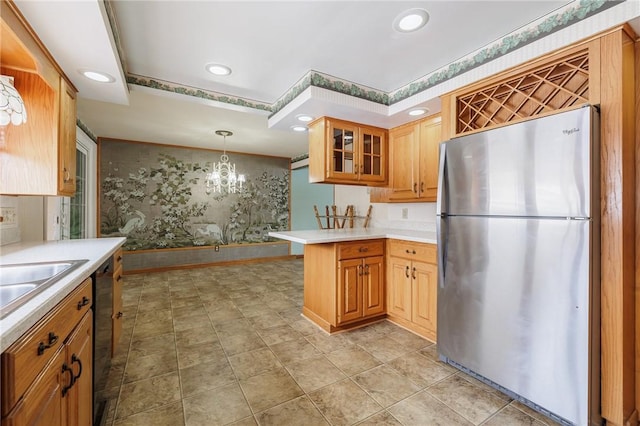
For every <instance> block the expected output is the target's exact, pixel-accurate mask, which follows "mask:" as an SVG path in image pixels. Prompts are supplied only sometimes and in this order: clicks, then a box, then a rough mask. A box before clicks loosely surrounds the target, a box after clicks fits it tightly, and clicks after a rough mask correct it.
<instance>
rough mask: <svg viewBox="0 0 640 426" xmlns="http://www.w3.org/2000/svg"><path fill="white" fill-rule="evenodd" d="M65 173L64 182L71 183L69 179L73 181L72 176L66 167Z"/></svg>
mask: <svg viewBox="0 0 640 426" xmlns="http://www.w3.org/2000/svg"><path fill="white" fill-rule="evenodd" d="M63 171H64V175H63V177H62V179H63V181H64V182H69V179H71V174H70V173H69V170H67V168H66V167H65V168H64V169H63Z"/></svg>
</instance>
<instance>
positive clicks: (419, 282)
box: [411, 262, 438, 339]
mask: <svg viewBox="0 0 640 426" xmlns="http://www.w3.org/2000/svg"><path fill="white" fill-rule="evenodd" d="M411 278H412V281H413V284H412V289H413V294H412V296H411V298H412V304H413V307H412V309H411V312H412V318H411V321H413V322H414V323H416V324H418V325H419V326H421V327H424V328H425V329H427V330H429V331H431V332H433V338H434V339H435V332H436V316H437V315H436V312H437V311H436V309H437V293H436V292H437V290H438V270H437V266H436V265H434V264H431V263H423V262H413V264H412V267H411Z"/></svg>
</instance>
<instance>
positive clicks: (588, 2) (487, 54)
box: [105, 0, 628, 117]
mask: <svg viewBox="0 0 640 426" xmlns="http://www.w3.org/2000/svg"><path fill="white" fill-rule="evenodd" d="M625 1H628V0H575V1H574V2H572V3H570V4H568V5H567V6H565V7H564V8H561V9H559V10H558V11H557V12H556V13H554V14H552V15H549V16H547V17H546V18H544V19H543V20H541V21H536V22H534V23H533V25H531V26H529V27H526V28H522V29H520V30H518V31H515V32H513V33H511V34H509V35H507V36H505V37H503V38H502V39H500V40H497V41H496V42H494V43H492V44H490V45H488V46H486V47H484V48H482V49H480V50H478V51H476V52H474V53H472V54H470V55H467V56H465V57H464V58H461V59H460V60H458V61H455V62H452V63H450V64H449V65H446V66H444V67H442V68H440V69H439V70H437V71H434V72H432V73H430V74H427V75H425V76H424V77H421V78H419V79H418V80H415V81H413V82H411V83H409V84H407V85H406V86H404V87H401V88H399V89H397V90H394V91H392V92H389V93H387V92H384V91H381V90H377V89H373V88H370V87H367V86H364V85H361V84H357V83H353V82H350V81H347V80H344V79H340V78H337V77H333V76H331V75H328V74H325V73H322V72H319V71H315V70H310V71H309V72H307V73H306V74H305V75H304V76H303V77H302V78H301V79H300V80H298V82H296V83H295V84H294V85H293V86H292V88H291V89H289V90H288V91H287V92H286V93H285V94H284V95H283V96H282V97H280V98H279V99H278V100H277V101H276V102H274V103H273V104H268V103H265V102H261V101H256V100H251V99H246V98H241V97H237V96H232V95H227V94H224V93H218V92H213V91H208V90H204V89H198V88H194V87H187V86H181V85H179V84H175V83H171V82H168V81H163V80H160V79H157V78H151V77H145V76H140V75H136V74H132V73H128V72H127V73H126V75H127V83H129V84H135V85H138V86H144V87H149V88H153V89H158V90H164V91H167V92H172V93H179V94H183V95H188V96H194V97H197V98H202V99H208V100H212V101H216V102H222V103H226V104H230V105H237V106H242V107H247V108H253V109H257V110H261V111H268V112H270V116H269V117H271V116H273V115H274V114H276V113H277V112H279V111H280V110H282V109H283V108H284V107H285V106H287V105H288V104H289V103H290V102H292V101H293V100H294V99H295V98H297V97H298V96H299V95H300V94H301V93H302V92H303V91H304V90H306V89H307V88H309V87H310V86H314V87H320V88H323V89H327V90H331V91H334V92H337V93H342V94H345V95H349V96H354V97H357V98H361V99H364V100H367V101H371V102H375V103H378V104H382V105H387V106H388V105H392V104H394V103H397V102H400V101H402V100H404V99H407V98H409V97H411V96H413V95H415V94H417V93H420V92H422V91H425V90H427V89H429V88H431V87H433V86H435V85H437V84H440V83H443V82H445V81H447V80H450V79H452V78H454V77H456V76H457V75H460V74H462V73H464V72H467V71H469V70H471V69H473V68H476V67H478V66H480V65H483V64H485V63H487V62H489V61H492V60H494V59H496V58H499V57H501V56H503V55H506V54H507V53H510V52H512V51H514V50H516V49H519V48H521V47H523V46H525V45H527V44H529V43H532V42H534V41H536V40H538V39H540V38H542V37H545V36H547V35H549V34H552V33H554V32H556V31H559V30H561V29H563V28H566V27H568V26H570V25H573V24H575V23H576V22H579V21H581V20H583V19H586V18H588V17H590V16H593V15H594V14H596V13H600V12H602V11H604V10H606V9H609V8H610V7H613V6H615V5H617V4H620V3H623V2H625ZM105 3H110V2H109V1H106V2H105ZM106 9H107V14H108V15H109V16H110V19H109V21H110V23H111V28H112V31H113V32H114V36H115V38H116V40H119V39H120V37H118V36H117V34H118V30H117V26H116V25H115V24H114V22H115V21H116V20H115V19H114V18H113V15H114V11H113V10H112V7H111V5H110V4H109V7H107V8H106ZM121 56H122V55H121Z"/></svg>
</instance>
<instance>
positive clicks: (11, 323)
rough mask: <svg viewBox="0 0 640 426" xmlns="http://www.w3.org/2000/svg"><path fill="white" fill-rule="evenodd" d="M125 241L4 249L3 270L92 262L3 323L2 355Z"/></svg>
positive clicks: (46, 243)
mask: <svg viewBox="0 0 640 426" xmlns="http://www.w3.org/2000/svg"><path fill="white" fill-rule="evenodd" d="M124 242H125V238H120V237H118V238H90V239H83V240H64V241H40V242H28V243H26V242H25V243H14V244H9V245H6V246H2V247H0V268H1V267H2V265H9V264H13V263H31V262H48V261H55V260H76V259H88V262H86V263H84V264H82V265H80V266H79V267H78V268H77V269H75V270H74V271H72V272H70V273H69V275H66V276H65V277H63V278H62V279H60V281H58V282H57V283H55V284H53V285H51V286H50V287H48V288H46V289H45V290H43V291H42V292H41V293H39V294H37V295H36V296H34V297H33V298H32V299H31V300H29V301H28V302H26V303H25V304H24V305H22V306H20V307H19V308H18V309H16V310H14V311H13V312H12V313H10V314H9V315H7V316H6V317H4V318H3V319H1V320H0V352H3V351H4V350H5V349H6V348H7V347H8V346H10V345H11V344H12V343H13V342H15V341H16V340H17V339H18V338H19V337H20V336H22V334H24V332H25V331H27V330H28V329H29V328H30V327H31V326H33V325H34V324H35V323H36V322H38V321H39V320H40V318H42V317H43V316H44V315H45V314H46V313H47V312H49V311H50V310H51V309H52V308H53V307H54V306H55V305H57V304H58V303H59V302H60V301H61V300H62V299H64V298H65V297H66V296H67V295H68V294H69V293H71V292H72V291H73V290H74V289H75V288H76V287H77V286H78V285H80V284H81V283H82V281H84V280H85V279H86V278H87V277H89V276H90V275H91V274H92V273H93V272H94V271H95V270H96V269H98V268H99V267H100V265H102V264H103V263H104V261H106V260H107V259H108V258H109V257H110V256H112V255H113V253H115V252H116V250H117V249H118V248H119V247H120V246H122V245H123V244H124Z"/></svg>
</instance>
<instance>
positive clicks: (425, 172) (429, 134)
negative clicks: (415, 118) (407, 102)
mask: <svg viewBox="0 0 640 426" xmlns="http://www.w3.org/2000/svg"><path fill="white" fill-rule="evenodd" d="M440 141H441V121H440V117H439V116H438V117H435V118H433V119H428V120H425V121H423V122H421V123H420V154H419V161H420V165H419V171H420V172H419V175H420V185H419V192H420V198H424V199H426V201H435V200H436V196H437V192H438V160H439V147H440Z"/></svg>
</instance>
